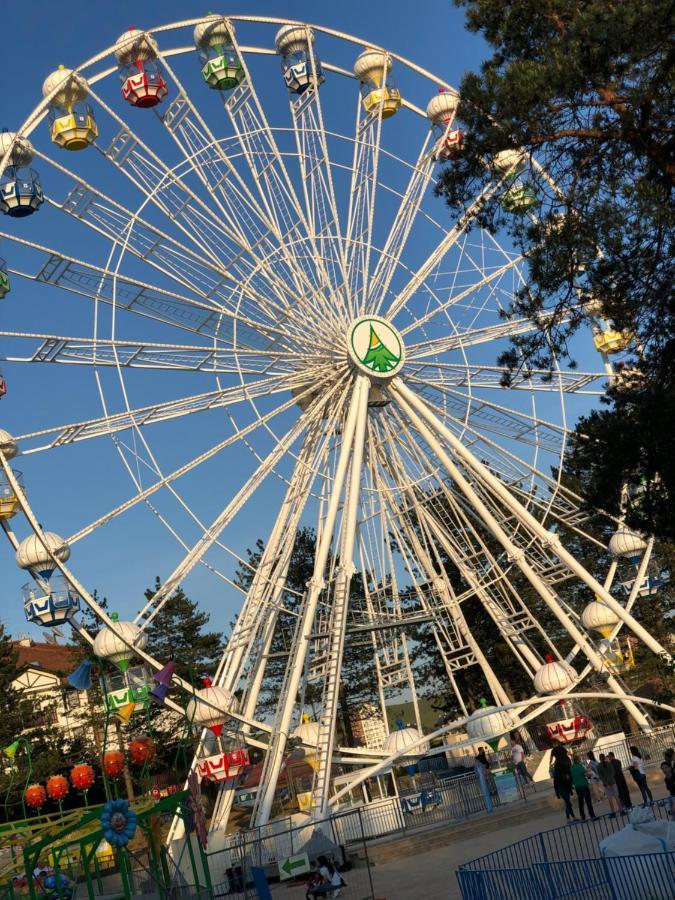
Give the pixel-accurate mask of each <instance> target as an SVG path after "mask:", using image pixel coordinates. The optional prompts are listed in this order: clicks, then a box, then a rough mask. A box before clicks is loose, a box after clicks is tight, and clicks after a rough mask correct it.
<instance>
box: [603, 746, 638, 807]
mask: <svg viewBox="0 0 675 900" xmlns="http://www.w3.org/2000/svg"><path fill="white" fill-rule="evenodd" d="M607 756H608V758H609V761H610V762H611V764H612V768H613V769H614V779H615V781H616V789H617V791H618V792H619V802H620V803H621V812H625V811H626V810H627V809H632V807H633V801H632V800H631V799H630V788H629V787H628V782H627V781H626V776H625V775H624V774H623V768H622V767H621V761H620V760H618V759H617V758H616V756H614V754H613V753H612V751H611V750H610V752H609V753H608V754H607Z"/></svg>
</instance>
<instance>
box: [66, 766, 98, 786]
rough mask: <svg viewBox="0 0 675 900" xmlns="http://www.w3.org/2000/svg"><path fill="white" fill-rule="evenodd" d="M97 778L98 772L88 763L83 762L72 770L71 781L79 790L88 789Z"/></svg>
mask: <svg viewBox="0 0 675 900" xmlns="http://www.w3.org/2000/svg"><path fill="white" fill-rule="evenodd" d="M95 780H96V774H95V773H94V770H93V769H92V767H91V766H90V765H87V763H81V764H80V765H79V766H74V767H73V768H72V769H71V770H70V782H71V784H72V785H73V787H74V788H77V789H78V791H88V790H89V788H90V787H91V786H92V784H93V783H94V781H95Z"/></svg>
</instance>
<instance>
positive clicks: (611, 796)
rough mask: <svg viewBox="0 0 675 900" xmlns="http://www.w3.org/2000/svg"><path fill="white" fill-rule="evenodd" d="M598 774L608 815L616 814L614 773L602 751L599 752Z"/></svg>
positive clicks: (617, 810)
mask: <svg viewBox="0 0 675 900" xmlns="http://www.w3.org/2000/svg"><path fill="white" fill-rule="evenodd" d="M598 775H599V776H600V780H601V781H602V785H603V787H604V789H605V794H606V795H607V801H608V802H609V808H610V809H611V813H610V815H612V816H616V814H617V813H618V812H619V790H618V788H617V786H616V777H615V775H614V766H613V765H612V764H611V762H610V761H609V760H608V759H607V757H606V756H605V754H604V753H601V754H600V762H599V763H598Z"/></svg>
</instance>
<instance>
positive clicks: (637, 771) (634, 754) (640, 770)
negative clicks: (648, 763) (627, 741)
mask: <svg viewBox="0 0 675 900" xmlns="http://www.w3.org/2000/svg"><path fill="white" fill-rule="evenodd" d="M630 752H631V758H630V765H631V768H630V773H631V775H632V776H633V778H634V780H635V783H636V784H637V786H638V787H639V788H640V793H641V794H642V805H643V806H646V805H647V804H648V803H653V802H654V798H653V797H652V792H651V791H650V790H649V785H648V784H647V773H646V772H645V763H644V760H643V759H642V754H641V753H640V751H639V750H638V748H637V747H631V748H630Z"/></svg>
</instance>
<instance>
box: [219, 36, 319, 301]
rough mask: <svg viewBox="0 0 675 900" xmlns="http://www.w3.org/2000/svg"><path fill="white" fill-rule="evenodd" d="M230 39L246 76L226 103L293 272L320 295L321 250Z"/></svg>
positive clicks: (300, 283) (299, 281) (301, 284)
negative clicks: (317, 258)
mask: <svg viewBox="0 0 675 900" xmlns="http://www.w3.org/2000/svg"><path fill="white" fill-rule="evenodd" d="M232 45H233V47H234V50H235V51H236V53H237V56H238V57H239V59H240V60H241V65H242V68H243V70H244V73H245V77H244V80H243V81H242V82H241V84H239V85H238V87H236V88H235V89H234V90H233V91H232V93H231V94H230V96H229V97H228V98H227V100H226V101H225V109H226V111H227V114H228V116H229V118H230V122H231V124H232V128H233V131H234V134H235V136H236V138H237V140H238V142H239V145H240V147H241V151H242V154H243V158H244V161H245V162H246V165H247V166H248V169H249V172H250V175H251V178H252V180H253V181H254V182H255V185H256V188H257V191H258V193H259V196H260V202H261V203H262V206H263V209H264V210H265V213H266V216H267V219H268V221H269V222H270V223H271V224H272V225H273V228H274V232H275V234H276V239H277V244H278V246H279V247H280V248H281V250H282V252H283V254H284V260H285V262H286V264H287V266H288V268H289V276H290V277H291V279H293V281H294V282H295V287H296V289H299V290H300V291H301V292H302V290H303V287H304V286H308V287H309V288H310V290H311V291H312V292H314V293H318V294H319V295H321V293H322V291H321V287H322V285H321V279H320V277H319V273H318V272H317V269H316V267H315V265H314V261H313V257H314V256H316V255H318V252H317V249H316V247H313V246H312V242H311V240H310V233H309V229H308V226H307V221H306V219H305V217H304V213H303V210H302V206H301V204H300V201H299V199H298V197H297V194H296V192H295V188H294V186H293V182H292V181H291V179H290V177H289V175H288V171H287V170H286V166H285V163H284V161H283V158H282V155H281V153H280V152H279V148H278V146H277V143H276V140H275V138H274V135H273V133H272V130H271V128H270V126H269V124H268V121H267V117H266V116H265V112H264V110H263V107H262V104H261V103H260V100H259V98H258V95H257V93H256V90H255V87H254V84H253V79H252V78H251V73H250V71H249V68H248V65H247V63H246V59H245V55H244V53H243V51H242V48H241V47H240V46H239V45H238V43H237V40H236V37H235V36H234V35H233V36H232ZM320 268H321V267H320V266H319V269H320ZM293 281H292V282H291V283H293ZM310 296H311V295H310ZM312 299H314V298H312ZM315 303H316V300H315Z"/></svg>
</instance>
